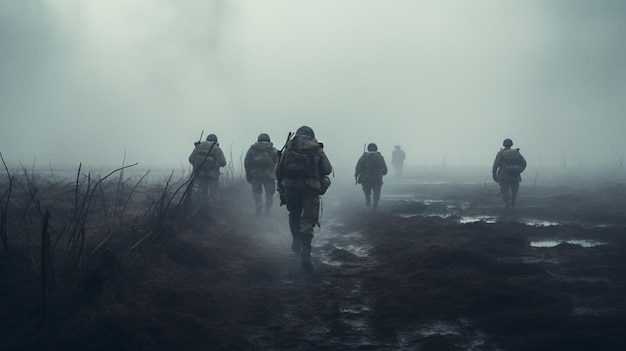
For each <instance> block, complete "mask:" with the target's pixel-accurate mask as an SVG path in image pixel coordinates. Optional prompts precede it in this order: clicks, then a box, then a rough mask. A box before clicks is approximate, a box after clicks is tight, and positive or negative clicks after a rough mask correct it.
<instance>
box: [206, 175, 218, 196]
mask: <svg viewBox="0 0 626 351" xmlns="http://www.w3.org/2000/svg"><path fill="white" fill-rule="evenodd" d="M208 181H209V197H210V198H212V199H217V198H219V196H220V179H219V178H209V179H208Z"/></svg>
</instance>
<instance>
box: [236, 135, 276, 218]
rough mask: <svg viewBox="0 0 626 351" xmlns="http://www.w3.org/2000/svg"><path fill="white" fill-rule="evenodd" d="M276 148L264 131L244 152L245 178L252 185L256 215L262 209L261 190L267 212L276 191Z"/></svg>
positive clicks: (259, 213)
mask: <svg viewBox="0 0 626 351" xmlns="http://www.w3.org/2000/svg"><path fill="white" fill-rule="evenodd" d="M277 161H278V150H276V148H275V147H274V144H273V143H272V142H271V140H270V136H269V135H267V134H266V133H261V134H259V136H258V138H257V142H256V143H254V144H252V145H251V146H250V148H249V149H248V152H247V153H246V157H245V158H244V161H243V166H244V169H245V171H246V180H247V181H248V183H250V184H251V185H252V196H253V198H254V203H255V205H256V215H257V216H259V215H261V212H262V210H263V190H264V189H265V213H266V214H267V213H269V210H270V208H271V207H272V205H273V203H274V192H276V173H275V172H274V171H275V168H276V162H277Z"/></svg>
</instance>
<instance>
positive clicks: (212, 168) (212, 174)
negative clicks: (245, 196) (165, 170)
mask: <svg viewBox="0 0 626 351" xmlns="http://www.w3.org/2000/svg"><path fill="white" fill-rule="evenodd" d="M194 146H195V147H194V149H193V151H192V152H191V154H190V155H189V163H191V165H192V166H193V177H194V178H195V185H196V186H197V194H198V200H199V201H201V202H206V201H207V200H208V199H209V194H210V196H211V197H216V196H217V195H218V194H219V179H220V168H221V167H224V166H226V158H225V157H224V153H223V152H222V149H220V146H219V144H218V142H217V136H216V135H215V134H209V135H208V136H207V137H206V141H203V142H200V141H197V142H195V143H194Z"/></svg>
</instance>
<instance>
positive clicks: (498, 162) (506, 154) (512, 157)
mask: <svg viewBox="0 0 626 351" xmlns="http://www.w3.org/2000/svg"><path fill="white" fill-rule="evenodd" d="M502 146H504V148H503V149H501V150H500V151H498V154H497V155H496V159H495V160H494V161H493V167H492V169H491V173H492V176H493V180H494V181H496V182H497V183H498V184H499V185H500V194H501V195H502V199H503V200H504V206H505V207H506V208H509V207H515V201H516V199H517V193H518V191H519V183H520V182H521V181H522V176H521V174H522V172H523V171H524V170H525V169H526V159H525V158H524V156H522V154H520V152H519V149H512V148H511V147H512V146H513V141H512V140H511V139H508V138H507V139H504V141H503V142H502Z"/></svg>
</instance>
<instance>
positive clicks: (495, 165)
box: [491, 152, 502, 180]
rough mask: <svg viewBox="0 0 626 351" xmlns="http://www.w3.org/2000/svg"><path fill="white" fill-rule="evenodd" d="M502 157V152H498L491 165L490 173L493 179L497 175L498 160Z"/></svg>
mask: <svg viewBox="0 0 626 351" xmlns="http://www.w3.org/2000/svg"><path fill="white" fill-rule="evenodd" d="M501 159H502V152H498V154H497V155H496V159H495V160H494V161H493V167H491V174H492V176H493V179H494V180H496V178H497V176H498V168H500V160H501Z"/></svg>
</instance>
